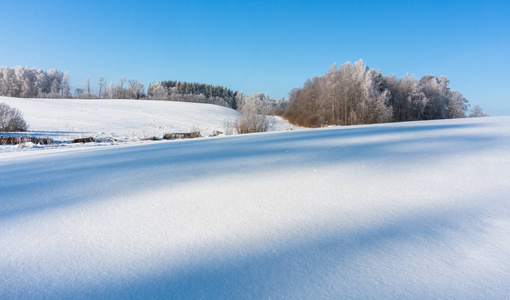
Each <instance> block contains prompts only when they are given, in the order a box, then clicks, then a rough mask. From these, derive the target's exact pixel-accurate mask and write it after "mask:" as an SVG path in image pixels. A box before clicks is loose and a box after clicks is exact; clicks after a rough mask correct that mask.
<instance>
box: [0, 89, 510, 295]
mask: <svg viewBox="0 0 510 300" xmlns="http://www.w3.org/2000/svg"><path fill="white" fill-rule="evenodd" d="M3 100H4V99H1V100H0V101H3ZM34 101H35V100H34ZM42 101H43V100H41V104H40V105H41V106H43V105H49V104H45V103H42ZM55 101H56V100H55ZM72 101H77V100H72ZM115 101H118V100H115ZM90 103H94V101H90ZM128 103H130V101H126V105H128ZM161 103H162V104H161V105H163V104H164V102H161ZM180 104H183V105H187V104H186V103H180ZM9 105H13V104H12V103H9ZM90 105H91V106H90V107H89V108H84V109H90V110H93V107H94V106H93V104H90ZM13 106H14V105H13ZM84 107H87V106H84ZM21 109H22V110H23V111H24V112H25V115H26V116H27V118H28V119H29V122H30V123H31V125H32V126H33V127H34V128H35V127H36V125H37V123H32V122H33V121H30V118H31V117H30V116H31V114H32V112H30V111H29V110H28V109H26V108H23V107H21ZM218 109H222V108H219V107H218ZM99 111H101V110H100V109H99ZM144 113H145V112H143V113H142V112H141V116H140V119H141V120H142V121H140V122H149V121H143V117H142V116H143V114H144ZM232 116H234V115H232ZM104 118H108V116H107V115H104ZM114 120H115V119H114ZM222 121H223V120H218V123H217V125H218V126H221V122H222ZM66 122H67V121H66ZM76 122H78V121H76ZM112 122H116V121H112ZM119 122H121V123H122V122H124V121H119ZM197 123H198V122H197ZM40 124H42V125H44V124H46V123H45V121H44V120H41V123H40ZM73 124H75V123H73ZM42 125H41V126H42ZM37 126H39V125H37ZM50 126H51V125H50V124H48V128H47V129H43V130H48V131H51V130H54V129H52V128H50ZM73 126H74V125H73ZM83 126H84V127H83V128H90V129H81V128H80V129H79V130H80V131H81V130H86V131H89V130H90V132H95V129H93V127H92V126H93V125H83ZM87 126H91V127H87ZM197 126H202V124H201V123H198V124H197ZM204 126H209V127H208V128H214V126H216V125H204ZM156 127H157V126H156ZM155 130H157V128H156V129H155ZM71 131H73V132H74V131H76V130H71ZM509 199H510V118H509V117H500V118H482V119H460V120H445V121H428V122H410V123H399V124H382V125H370V126H352V127H337V128H327V129H319V130H306V131H287V132H276V133H265V134H253V135H244V136H230V137H219V138H214V139H197V140H185V141H174V142H156V143H146V144H124V145H122V146H117V147H94V148H82V149H81V150H80V151H61V150H60V149H54V150H47V151H32V152H24V153H21V154H20V153H18V155H16V156H13V155H11V153H4V154H0V299H17V298H19V299H38V298H60V299H65V298H67V299H71V298H73V299H76V298H90V299H104V298H108V299H111V298H118V299H126V298H141V299H154V298H169V299H180V298H190V299H197V298H209V299H253V298H255V299H260V298H287V299H297V298H307V299H318V298H319V299H325V298H331V299H343V298H357V299H359V298H379V299H387V298H407V299H409V298H412V299H434V298H436V299H437V298H458V299H480V298H485V299H497V298H500V299H501V298H505V297H508V295H510V285H509V284H508V282H510V259H509V258H510V201H509Z"/></svg>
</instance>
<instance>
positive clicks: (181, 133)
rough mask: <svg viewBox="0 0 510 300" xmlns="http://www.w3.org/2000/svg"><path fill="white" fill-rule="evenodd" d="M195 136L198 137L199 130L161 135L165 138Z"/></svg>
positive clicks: (190, 137)
mask: <svg viewBox="0 0 510 300" xmlns="http://www.w3.org/2000/svg"><path fill="white" fill-rule="evenodd" d="M197 137H200V131H192V132H176V133H165V135H163V139H165V140H175V139H194V138H197Z"/></svg>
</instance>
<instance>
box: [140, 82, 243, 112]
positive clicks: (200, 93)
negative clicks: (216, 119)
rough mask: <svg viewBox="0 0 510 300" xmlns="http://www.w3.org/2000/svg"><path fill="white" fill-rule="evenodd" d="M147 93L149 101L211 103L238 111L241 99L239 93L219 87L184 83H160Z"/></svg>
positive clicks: (151, 87) (152, 86)
mask: <svg viewBox="0 0 510 300" xmlns="http://www.w3.org/2000/svg"><path fill="white" fill-rule="evenodd" d="M147 93H148V95H149V97H150V98H151V99H155V100H156V99H157V100H172V101H185V102H198V103H211V104H216V105H221V106H225V107H230V108H232V109H238V104H239V101H240V99H241V93H240V92H239V91H232V90H231V89H228V88H226V87H223V86H220V85H211V84H205V83H197V82H185V81H173V80H168V81H161V82H156V83H153V84H151V85H149V88H148V90H147Z"/></svg>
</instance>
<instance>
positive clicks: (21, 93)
mask: <svg viewBox="0 0 510 300" xmlns="http://www.w3.org/2000/svg"><path fill="white" fill-rule="evenodd" d="M90 85H91V84H90V78H86V79H85V82H84V84H83V88H76V89H75V90H74V93H73V92H72V91H71V86H70V84H69V74H68V73H67V72H66V73H63V72H61V71H58V70H55V69H52V70H49V71H47V72H46V71H43V70H41V69H35V68H32V69H29V68H26V67H21V66H16V67H14V68H8V67H0V96H8V97H23V98H78V99H154V100H172V101H183V102H198V103H211V104H216V105H221V106H226V107H230V108H233V109H238V103H239V101H241V99H242V96H241V93H239V92H237V91H232V90H230V89H228V88H226V87H223V86H219V85H209V84H204V83H195V82H193V83H188V82H181V81H171V80H170V81H162V82H157V83H153V84H151V85H150V86H149V88H148V91H147V93H145V87H144V85H143V84H141V83H140V82H138V80H136V79H129V80H127V79H126V78H125V77H120V81H119V83H117V84H114V83H113V82H111V81H110V82H109V83H108V82H107V81H106V80H105V79H104V77H99V80H98V82H97V86H98V91H97V93H93V92H92V91H91V87H90Z"/></svg>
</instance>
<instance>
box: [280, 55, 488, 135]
mask: <svg viewBox="0 0 510 300" xmlns="http://www.w3.org/2000/svg"><path fill="white" fill-rule="evenodd" d="M449 83H450V81H449V80H448V79H447V78H446V77H445V76H441V77H439V78H438V77H436V76H434V75H426V76H423V77H422V78H421V79H417V78H416V77H415V76H414V75H413V76H409V75H406V76H404V77H403V78H397V77H396V76H395V75H390V76H383V75H382V74H381V72H380V71H378V70H374V69H370V68H369V67H368V66H366V65H365V64H364V63H363V61H362V60H359V61H357V62H355V63H354V64H351V63H350V62H347V63H346V64H344V65H342V66H341V67H340V68H337V66H336V64H334V65H333V66H331V68H330V69H329V71H328V72H326V73H325V74H324V76H321V77H318V76H315V77H314V78H312V79H308V80H307V81H306V82H305V84H304V85H303V87H302V88H296V89H293V90H292V91H291V92H290V93H289V99H288V102H286V103H281V104H280V105H281V106H282V107H285V109H284V110H281V111H280V112H279V113H280V114H281V115H283V116H284V117H285V118H287V119H288V120H289V121H290V122H291V123H293V124H297V125H302V126H307V127H319V126H325V125H355V124H372V123H384V122H401V121H416V120H433V119H452V118H465V117H467V109H468V101H467V100H466V98H464V96H462V94H461V93H460V92H458V91H454V90H451V89H450V88H449V87H448V85H449ZM477 109H479V110H481V108H480V107H479V106H477ZM478 113H481V114H483V113H482V112H480V111H478ZM485 115H486V114H485Z"/></svg>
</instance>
